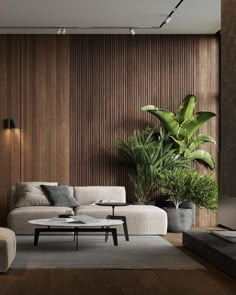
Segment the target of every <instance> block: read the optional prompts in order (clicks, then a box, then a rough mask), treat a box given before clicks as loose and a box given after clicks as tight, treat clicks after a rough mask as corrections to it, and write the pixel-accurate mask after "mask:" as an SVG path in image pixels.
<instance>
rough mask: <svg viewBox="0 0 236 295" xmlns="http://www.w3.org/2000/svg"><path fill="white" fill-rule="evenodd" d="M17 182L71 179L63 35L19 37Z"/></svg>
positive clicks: (65, 40)
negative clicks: (19, 142)
mask: <svg viewBox="0 0 236 295" xmlns="http://www.w3.org/2000/svg"><path fill="white" fill-rule="evenodd" d="M21 51H22V53H21V139H22V141H21V180H22V181H33V180H40V181H57V182H59V183H67V184H68V183H69V182H70V168H69V167H70V145H69V140H70V120H69V118H70V66H69V65H70V62H69V61H70V46H69V37H68V36H55V35H54V36H50V35H41V36H40V35H35V36H30V35H29V36H24V37H22V45H21Z"/></svg>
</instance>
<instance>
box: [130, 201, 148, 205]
mask: <svg viewBox="0 0 236 295" xmlns="http://www.w3.org/2000/svg"><path fill="white" fill-rule="evenodd" d="M133 204H134V205H145V203H144V202H133Z"/></svg>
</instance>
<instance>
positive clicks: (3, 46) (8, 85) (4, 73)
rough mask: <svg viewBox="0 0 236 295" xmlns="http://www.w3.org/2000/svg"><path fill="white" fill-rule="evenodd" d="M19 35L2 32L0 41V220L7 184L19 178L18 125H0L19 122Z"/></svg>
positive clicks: (3, 216) (4, 213) (4, 209)
mask: <svg viewBox="0 0 236 295" xmlns="http://www.w3.org/2000/svg"><path fill="white" fill-rule="evenodd" d="M19 48H20V38H19V36H7V35H2V36H1V41H0V121H1V122H0V149H1V152H0V224H4V223H5V220H6V216H7V212H8V207H9V202H8V192H9V188H10V187H11V186H12V185H13V184H14V183H15V182H16V181H18V180H20V157H19V155H20V129H16V130H6V129H3V120H4V119H6V118H14V119H15V122H16V124H17V126H18V127H19V124H20V91H19V90H20V51H19V50H18V49H19Z"/></svg>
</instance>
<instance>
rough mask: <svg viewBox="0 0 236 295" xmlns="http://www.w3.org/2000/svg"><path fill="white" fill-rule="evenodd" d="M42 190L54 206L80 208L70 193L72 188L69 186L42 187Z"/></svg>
mask: <svg viewBox="0 0 236 295" xmlns="http://www.w3.org/2000/svg"><path fill="white" fill-rule="evenodd" d="M41 188H42V190H43V191H44V192H45V194H46V196H47V197H48V199H49V201H50V203H51V204H52V205H53V206H57V207H70V208H76V207H78V206H79V203H78V202H77V201H76V200H75V198H74V197H73V195H72V193H71V191H70V187H69V186H67V185H60V186H51V185H41Z"/></svg>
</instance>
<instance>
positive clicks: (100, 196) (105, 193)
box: [74, 186, 126, 205]
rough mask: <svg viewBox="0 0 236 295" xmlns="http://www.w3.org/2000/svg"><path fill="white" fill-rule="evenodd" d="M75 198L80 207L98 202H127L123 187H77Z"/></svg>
mask: <svg viewBox="0 0 236 295" xmlns="http://www.w3.org/2000/svg"><path fill="white" fill-rule="evenodd" d="M74 197H75V199H76V200H77V201H78V202H79V203H80V205H89V204H92V203H94V202H96V201H98V200H114V201H118V202H121V203H125V202H126V192H125V188H124V187H123V186H75V187H74Z"/></svg>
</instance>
